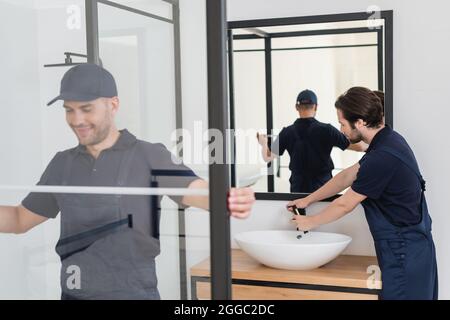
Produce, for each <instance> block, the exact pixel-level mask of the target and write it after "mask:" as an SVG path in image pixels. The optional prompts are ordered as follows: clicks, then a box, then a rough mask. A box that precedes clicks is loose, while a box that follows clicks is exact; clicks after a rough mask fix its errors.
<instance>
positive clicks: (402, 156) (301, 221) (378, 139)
mask: <svg viewBox="0 0 450 320" xmlns="http://www.w3.org/2000/svg"><path fill="white" fill-rule="evenodd" d="M335 106H336V109H337V116H338V119H339V123H340V124H341V131H342V132H343V133H344V134H345V135H346V136H347V138H348V139H349V140H350V142H351V143H357V142H359V141H364V142H365V143H367V144H369V148H368V149H367V152H366V154H365V155H364V157H363V158H362V159H361V160H360V161H359V163H356V164H355V165H353V166H351V167H350V168H347V169H345V170H344V171H342V172H340V173H339V174H338V175H336V176H335V177H333V179H331V180H330V181H329V182H328V183H327V184H325V185H324V186H323V187H322V188H320V189H319V190H317V191H316V192H314V193H312V194H310V195H308V196H306V197H305V198H302V199H298V200H295V201H292V202H290V203H289V204H288V206H292V205H295V206H296V207H298V208H306V207H308V206H310V205H311V204H312V203H315V202H317V201H320V200H323V199H325V198H328V197H330V196H333V195H335V194H337V193H339V192H341V191H343V190H345V189H347V188H348V187H350V188H349V189H348V190H347V191H346V192H345V193H344V194H343V195H342V196H341V197H339V198H337V199H336V200H334V201H333V202H331V203H330V204H329V205H328V207H327V208H325V209H324V210H323V211H322V212H320V213H319V214H317V215H314V216H295V217H294V219H293V221H294V222H295V223H296V224H297V227H298V228H299V229H300V230H303V231H306V230H311V229H314V228H317V227H319V226H320V225H323V224H327V223H330V222H332V221H335V220H337V219H339V218H341V217H343V216H344V215H346V214H347V213H349V212H351V211H352V210H353V209H354V208H355V207H356V206H357V205H358V204H360V203H361V204H362V206H363V207H364V210H365V215H366V218H367V222H368V224H369V228H370V231H371V233H372V236H373V239H374V243H375V249H376V253H377V258H378V263H379V266H380V269H381V274H382V291H381V298H382V299H437V297H438V281H437V266H436V253H435V247H434V242H433V238H432V235H431V218H430V216H429V214H428V209H427V203H426V199H425V195H424V191H425V181H424V180H423V178H422V175H421V174H420V170H419V166H418V164H417V161H416V159H415V156H414V153H413V152H412V150H411V148H410V147H409V145H408V143H407V142H406V140H405V139H404V138H403V137H402V136H401V135H400V134H399V133H397V132H396V131H394V130H392V129H391V128H390V127H389V126H388V125H385V124H384V121H383V105H382V102H381V100H380V98H379V97H378V96H377V94H375V93H374V92H372V91H371V90H369V89H367V88H363V87H353V88H351V89H349V90H348V91H347V92H345V93H344V94H343V95H341V96H340V97H339V98H338V99H337V101H336V103H335ZM288 209H289V210H292V208H290V207H289V208H288Z"/></svg>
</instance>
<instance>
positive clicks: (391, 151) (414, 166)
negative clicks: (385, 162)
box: [377, 147, 426, 192]
mask: <svg viewBox="0 0 450 320" xmlns="http://www.w3.org/2000/svg"><path fill="white" fill-rule="evenodd" d="M377 151H384V152H386V153H389V154H390V155H393V156H394V157H396V158H397V159H399V160H400V161H401V162H403V163H404V164H405V165H406V166H407V167H408V168H410V169H411V170H412V171H413V172H414V173H415V175H416V176H417V177H418V178H419V181H420V186H421V188H422V192H423V191H425V190H426V189H425V184H426V182H425V180H424V179H423V177H422V174H421V173H420V170H419V166H418V165H417V162H416V161H415V159H414V158H412V159H411V158H409V157H406V156H405V155H403V154H402V153H400V152H398V151H397V150H395V149H394V148H391V147H381V148H379V149H377ZM411 160H413V161H411Z"/></svg>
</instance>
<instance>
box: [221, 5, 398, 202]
mask: <svg viewBox="0 0 450 320" xmlns="http://www.w3.org/2000/svg"><path fill="white" fill-rule="evenodd" d="M392 16H393V15H392V11H380V12H374V13H367V12H360V13H344V14H332V15H320V16H305V17H289V18H276V19H261V20H245V21H232V22H229V23H228V28H229V31H228V53H229V54H228V59H229V61H228V65H229V82H230V83H229V90H230V128H231V129H234V141H233V142H234V143H233V145H232V151H233V152H232V153H233V154H232V157H233V160H234V161H232V168H231V171H232V179H231V180H232V184H233V185H237V186H245V185H251V186H252V187H253V188H254V190H255V191H256V192H257V198H258V199H270V200H272V199H279V200H290V199H294V198H299V197H301V196H302V195H305V194H307V192H312V191H314V190H312V191H311V190H307V191H302V190H296V191H295V192H296V193H293V192H291V191H292V189H291V183H290V181H289V178H290V161H291V158H290V156H289V155H288V152H284V153H282V154H281V155H280V156H278V157H276V158H274V159H273V160H272V161H269V162H268V163H266V161H267V159H266V161H265V160H264V159H263V158H264V157H263V156H262V154H261V146H260V145H259V143H258V141H257V139H256V131H257V132H259V133H267V134H268V135H267V138H268V139H267V140H268V144H269V146H270V145H271V144H272V143H273V142H278V139H277V138H278V135H279V133H280V132H281V130H282V129H283V128H286V127H288V126H290V125H292V124H293V123H294V122H295V121H296V120H297V119H298V118H301V116H300V114H299V109H297V107H296V98H297V96H298V94H299V93H300V92H301V91H303V90H305V89H308V90H311V91H313V92H314V93H315V95H316V97H317V103H316V112H315V113H314V118H315V119H316V120H317V121H319V122H321V123H323V124H330V125H331V126H333V127H334V128H335V129H336V131H338V130H339V123H338V120H337V116H336V109H335V107H334V103H335V101H336V99H337V98H338V96H339V95H340V94H342V93H344V92H345V91H346V90H347V89H349V88H351V87H353V86H363V87H367V88H369V89H371V90H373V91H379V92H382V93H383V94H384V108H385V122H386V124H388V125H390V126H391V127H393V69H392V65H393V61H392V59H393V57H392V56H393V41H392V29H393V25H392V24H393V21H392ZM230 53H232V54H230ZM341 149H344V150H345V148H341ZM362 156H363V152H358V151H352V150H348V149H347V150H345V151H343V150H340V149H339V148H336V147H335V148H332V151H331V153H330V157H331V161H332V164H333V167H334V168H333V169H332V175H335V174H337V173H338V172H340V171H341V170H343V169H345V168H347V167H349V166H351V165H353V164H354V163H356V162H357V161H359V159H360V158H361V157H362ZM297 192H300V193H297Z"/></svg>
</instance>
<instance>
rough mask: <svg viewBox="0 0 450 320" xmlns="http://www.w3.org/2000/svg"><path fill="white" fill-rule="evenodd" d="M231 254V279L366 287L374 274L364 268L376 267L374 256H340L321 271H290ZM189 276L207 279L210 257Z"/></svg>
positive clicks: (238, 253)
mask: <svg viewBox="0 0 450 320" xmlns="http://www.w3.org/2000/svg"><path fill="white" fill-rule="evenodd" d="M231 255H232V278H233V279H242V280H256V281H271V282H285V283H297V284H312V285H324V286H339V287H348V288H367V280H368V279H369V277H371V276H372V275H373V270H370V271H369V272H368V270H367V268H368V267H369V266H371V265H376V266H378V262H377V258H376V257H370V256H350V255H341V256H339V257H337V258H336V259H335V260H333V261H331V262H329V263H328V264H326V265H324V266H322V267H320V268H317V269H314V270H308V271H293V270H281V269H273V268H269V267H266V266H264V265H262V264H260V263H259V262H257V261H256V260H254V259H253V258H250V257H249V256H248V255H247V254H246V253H245V252H243V251H242V250H238V249H234V250H232V253H231ZM378 270H379V269H378ZM191 276H197V277H210V262H209V258H208V259H205V260H203V261H202V262H200V263H199V264H197V265H195V266H193V267H192V268H191ZM372 277H373V276H372ZM373 283H374V284H375V288H377V289H380V288H381V279H380V280H375V281H374V282H373Z"/></svg>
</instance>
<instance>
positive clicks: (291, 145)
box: [271, 118, 350, 192]
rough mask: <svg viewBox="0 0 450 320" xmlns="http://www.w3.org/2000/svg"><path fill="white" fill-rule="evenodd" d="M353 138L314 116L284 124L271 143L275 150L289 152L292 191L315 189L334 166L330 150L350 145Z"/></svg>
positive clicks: (327, 176) (276, 151) (281, 152)
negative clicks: (349, 138)
mask: <svg viewBox="0 0 450 320" xmlns="http://www.w3.org/2000/svg"><path fill="white" fill-rule="evenodd" d="M349 144H350V142H349V141H348V139H347V138H346V137H345V135H344V134H342V133H341V132H340V131H339V130H337V129H336V128H335V127H333V126H332V125H331V124H328V123H322V122H320V121H318V120H316V119H315V118H299V119H297V120H296V121H295V122H294V123H293V124H292V125H290V126H288V127H284V128H283V129H282V130H281V132H280V134H279V136H278V138H277V140H275V142H274V143H273V145H272V150H271V151H272V152H273V153H274V154H276V155H282V154H283V153H284V152H285V151H286V150H287V151H288V153H289V156H290V162H289V169H290V170H291V178H290V179H289V181H290V182H291V192H314V191H315V190H317V189H318V188H320V187H321V186H322V185H324V184H325V183H326V182H327V181H328V180H330V179H331V177H332V175H331V171H332V170H333V169H334V164H333V161H332V160H331V156H330V154H331V150H332V149H333V147H338V148H340V149H342V150H345V149H347V148H348V146H349Z"/></svg>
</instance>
